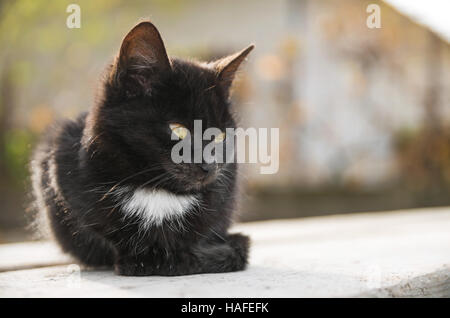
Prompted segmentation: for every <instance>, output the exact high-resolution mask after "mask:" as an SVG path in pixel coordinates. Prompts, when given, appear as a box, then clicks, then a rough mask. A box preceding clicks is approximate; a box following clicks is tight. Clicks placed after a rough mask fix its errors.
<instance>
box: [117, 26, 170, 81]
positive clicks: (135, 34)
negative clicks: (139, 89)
mask: <svg viewBox="0 0 450 318" xmlns="http://www.w3.org/2000/svg"><path fill="white" fill-rule="evenodd" d="M170 71H171V63H170V59H169V57H168V56H167V52H166V49H165V47H164V43H163V40H162V38H161V35H160V34H159V32H158V29H157V28H156V27H155V26H154V25H153V24H152V23H151V22H149V21H144V22H141V23H139V24H137V25H136V26H135V27H134V28H133V29H132V30H131V31H130V32H129V33H128V34H127V35H126V36H125V38H124V39H123V41H122V45H121V47H120V52H119V55H118V57H117V58H116V61H115V63H114V67H113V70H112V72H111V79H112V80H113V81H114V83H115V84H119V85H120V84H122V83H123V82H125V83H128V84H130V83H131V84H130V85H129V86H136V85H134V84H138V85H140V86H144V88H148V86H149V85H150V84H151V82H152V81H155V80H157V79H158V77H160V76H161V75H163V74H164V73H167V72H170ZM133 82H135V83H133Z"/></svg>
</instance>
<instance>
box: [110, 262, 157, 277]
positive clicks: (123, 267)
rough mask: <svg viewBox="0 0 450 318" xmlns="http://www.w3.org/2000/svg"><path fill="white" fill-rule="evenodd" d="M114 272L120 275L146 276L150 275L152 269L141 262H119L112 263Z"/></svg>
mask: <svg viewBox="0 0 450 318" xmlns="http://www.w3.org/2000/svg"><path fill="white" fill-rule="evenodd" d="M114 272H115V273H116V274H117V275H121V276H148V275H152V274H153V273H152V270H151V268H150V267H149V266H147V265H145V264H144V263H143V262H140V263H136V262H121V263H116V264H115V265H114Z"/></svg>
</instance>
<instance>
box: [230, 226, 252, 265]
mask: <svg viewBox="0 0 450 318" xmlns="http://www.w3.org/2000/svg"><path fill="white" fill-rule="evenodd" d="M228 244H229V245H230V246H231V248H232V249H233V250H234V252H235V253H236V258H235V263H234V265H235V268H236V270H243V269H245V268H246V266H247V263H248V254H249V249H250V238H249V237H248V236H246V235H243V234H240V233H236V234H230V235H229V236H228Z"/></svg>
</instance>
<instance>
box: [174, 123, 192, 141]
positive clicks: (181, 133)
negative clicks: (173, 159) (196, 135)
mask: <svg viewBox="0 0 450 318" xmlns="http://www.w3.org/2000/svg"><path fill="white" fill-rule="evenodd" d="M169 127H170V130H172V132H173V133H174V134H175V135H176V136H177V137H178V138H180V139H184V138H186V136H187V134H188V132H189V130H188V129H187V128H186V127H184V126H183V125H181V124H170V125H169Z"/></svg>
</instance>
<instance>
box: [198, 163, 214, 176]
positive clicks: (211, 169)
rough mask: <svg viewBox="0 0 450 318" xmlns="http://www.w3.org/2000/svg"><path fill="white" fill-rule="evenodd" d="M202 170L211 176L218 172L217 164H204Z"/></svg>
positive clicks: (201, 166)
mask: <svg viewBox="0 0 450 318" xmlns="http://www.w3.org/2000/svg"><path fill="white" fill-rule="evenodd" d="M200 169H202V171H203V172H204V173H206V174H211V173H213V172H214V171H215V170H216V164H215V163H202V164H201V165H200Z"/></svg>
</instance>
